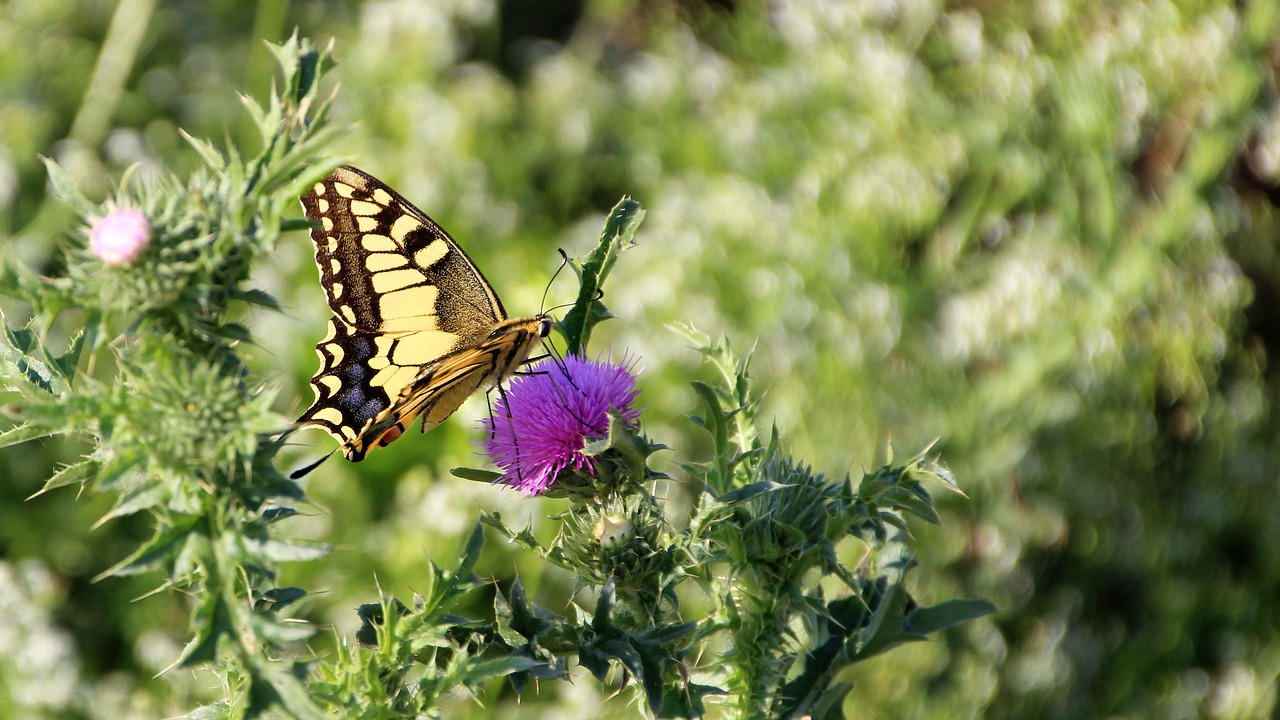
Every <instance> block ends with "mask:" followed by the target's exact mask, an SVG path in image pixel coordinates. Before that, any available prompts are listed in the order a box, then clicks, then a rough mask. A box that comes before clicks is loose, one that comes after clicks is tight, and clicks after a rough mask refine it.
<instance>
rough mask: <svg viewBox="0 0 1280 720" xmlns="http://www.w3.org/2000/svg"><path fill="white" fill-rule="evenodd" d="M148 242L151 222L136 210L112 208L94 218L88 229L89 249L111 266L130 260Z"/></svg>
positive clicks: (122, 264) (121, 264) (127, 262)
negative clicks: (91, 226) (103, 214)
mask: <svg viewBox="0 0 1280 720" xmlns="http://www.w3.org/2000/svg"><path fill="white" fill-rule="evenodd" d="M149 242H151V223H149V222H147V218H146V216H145V215H143V214H142V213H140V212H138V211H137V210H129V209H125V208H118V209H115V210H112V211H111V212H109V213H107V215H106V217H103V218H101V219H99V220H98V221H97V222H95V223H94V224H93V229H92V230H91V231H90V232H89V250H91V251H92V252H93V254H94V255H96V256H97V257H98V259H99V260H101V261H102V262H103V263H105V264H107V265H110V266H112V267H122V266H124V265H128V264H129V263H131V262H133V261H134V260H135V259H136V258H137V257H138V255H139V254H141V253H142V251H143V249H144V248H146V247H147V243H149Z"/></svg>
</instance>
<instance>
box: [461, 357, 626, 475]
mask: <svg viewBox="0 0 1280 720" xmlns="http://www.w3.org/2000/svg"><path fill="white" fill-rule="evenodd" d="M634 365H635V364H634V363H633V362H632V363H625V362H624V364H622V365H618V364H615V363H612V362H610V361H608V360H597V361H592V360H584V359H582V358H579V357H576V356H573V355H570V356H568V357H566V358H564V360H561V361H556V362H544V363H542V364H540V365H538V367H537V370H536V371H535V372H536V373H537V374H536V375H521V376H520V377H517V378H516V379H515V380H514V381H512V382H511V385H510V387H508V388H507V390H506V393H505V394H504V395H503V396H502V397H500V398H499V399H498V402H497V403H496V404H495V406H494V408H493V417H492V418H491V419H484V420H481V421H480V422H481V425H483V426H484V429H485V430H486V431H487V432H488V433H489V439H488V441H486V442H485V444H484V453H485V454H486V455H488V456H489V459H490V460H492V461H493V463H494V464H495V465H497V466H498V467H500V468H502V478H501V479H500V480H499V481H498V482H502V483H506V484H507V485H511V486H513V487H516V488H519V489H521V490H523V491H525V492H527V493H529V494H530V495H538V494H541V493H542V492H545V491H546V489H547V488H548V487H550V486H551V483H553V482H555V479H556V477H557V476H558V475H559V474H560V471H561V470H564V469H565V468H573V469H574V470H583V469H586V470H587V472H589V473H594V472H595V467H594V466H593V465H592V461H591V458H590V457H588V456H587V455H586V454H584V452H583V447H584V445H585V444H586V441H587V438H588V437H603V436H604V435H607V434H608V432H609V409H610V408H616V409H617V410H618V412H620V413H621V414H622V417H623V418H625V419H626V420H627V421H628V422H635V421H636V420H637V419H638V418H639V417H640V410H639V409H637V408H633V407H631V403H632V401H634V400H635V399H636V395H638V394H639V392H640V391H639V390H638V389H636V376H635V374H634V373H633V368H634Z"/></svg>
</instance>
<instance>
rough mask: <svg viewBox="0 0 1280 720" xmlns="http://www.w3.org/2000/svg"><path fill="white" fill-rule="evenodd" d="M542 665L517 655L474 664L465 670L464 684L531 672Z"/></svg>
mask: <svg viewBox="0 0 1280 720" xmlns="http://www.w3.org/2000/svg"><path fill="white" fill-rule="evenodd" d="M542 664H543V663H540V662H538V661H537V660H534V659H533V658H530V657H522V656H517V655H508V656H507V657H502V658H495V659H493V660H484V661H481V662H474V663H471V665H470V666H469V667H468V668H467V674H466V680H465V682H466V684H467V685H478V684H480V683H482V682H484V681H485V680H489V679H491V678H496V677H502V676H504V675H511V674H512V673H518V672H526V671H529V670H533V669H534V668H537V667H539V666H541V665H542Z"/></svg>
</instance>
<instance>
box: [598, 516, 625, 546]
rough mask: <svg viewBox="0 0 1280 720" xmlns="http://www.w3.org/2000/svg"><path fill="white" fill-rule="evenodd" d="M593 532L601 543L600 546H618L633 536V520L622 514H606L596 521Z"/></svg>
mask: <svg viewBox="0 0 1280 720" xmlns="http://www.w3.org/2000/svg"><path fill="white" fill-rule="evenodd" d="M591 534H592V536H594V537H595V539H596V540H597V541H598V542H599V543H600V547H603V548H611V547H617V546H618V545H620V544H622V543H624V542H626V541H627V540H629V539H630V538H631V522H630V521H629V520H627V519H626V518H624V517H622V516H621V515H605V516H604V517H602V518H600V522H597V523H596V526H595V529H594V530H592V532H591Z"/></svg>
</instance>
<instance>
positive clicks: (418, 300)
mask: <svg viewBox="0 0 1280 720" xmlns="http://www.w3.org/2000/svg"><path fill="white" fill-rule="evenodd" d="M302 205H303V208H304V210H305V211H306V215H307V217H308V218H309V219H311V220H312V221H314V222H316V223H317V224H318V227H315V228H313V229H312V231H311V239H312V241H313V244H314V246H315V258H316V265H317V267H318V268H319V270H320V285H321V287H322V288H323V289H324V293H325V298H326V300H327V301H328V304H329V308H330V309H331V310H332V311H333V317H332V318H330V320H329V330H328V333H327V334H326V336H325V338H324V339H323V340H321V341H320V343H318V344H317V345H316V353H317V354H318V355H319V356H320V369H319V370H318V371H317V372H316V374H315V376H314V377H312V379H311V386H312V389H313V390H314V391H315V395H316V399H315V402H314V403H312V405H311V407H310V408H308V409H307V411H306V412H305V413H303V414H302V416H301V417H300V418H299V419H298V425H299V426H305V425H314V426H317V427H320V428H322V429H324V430H325V431H327V432H328V433H329V434H331V435H333V436H334V438H336V439H337V440H338V442H339V443H340V444H341V447H342V451H343V454H344V455H345V456H346V457H347V458H348V459H350V460H360V459H362V458H363V457H364V454H365V452H367V450H368V447H369V446H370V438H368V437H367V436H368V434H369V433H368V432H367V428H368V427H369V426H370V425H371V424H373V423H374V421H375V419H377V418H380V417H385V415H384V413H386V412H387V411H388V410H389V409H390V408H391V407H392V405H393V404H395V403H397V402H399V401H400V398H401V397H402V395H403V391H404V389H405V388H406V387H408V386H409V385H410V384H412V383H414V381H415V379H416V378H417V377H418V375H419V374H420V373H421V372H422V370H423V368H424V367H426V366H428V365H430V364H432V363H436V362H438V361H440V360H441V359H442V358H445V357H448V356H450V355H451V354H453V353H456V352H459V351H461V350H463V349H466V348H471V347H474V346H475V345H476V344H477V343H478V342H480V341H481V340H482V339H483V338H485V337H486V336H488V335H489V334H490V333H491V332H492V330H493V328H494V327H495V326H497V325H498V324H499V323H502V322H503V321H505V320H506V312H505V310H503V307H502V302H501V301H500V300H499V299H498V296H497V294H495V293H494V291H493V288H492V287H491V286H490V285H489V283H488V281H486V280H485V279H484V276H483V275H482V274H481V273H480V271H479V270H478V269H477V268H476V266H475V264H474V263H472V262H471V259H470V258H468V257H467V255H466V253H464V252H463V251H462V248H460V247H458V244H457V243H456V242H454V240H453V239H452V238H450V237H449V235H448V233H446V232H445V231H444V230H443V229H442V228H441V227H440V226H439V225H437V224H436V223H435V222H434V221H432V220H431V218H429V217H427V215H426V214H425V213H423V212H422V211H421V210H419V209H418V208H416V207H414V206H413V205H412V204H411V203H409V202H408V201H407V200H405V199H404V198H403V197H401V196H400V195H399V194H398V193H397V192H395V191H394V190H392V189H391V188H389V187H387V186H386V185H385V184H383V183H382V182H381V181H379V180H378V179H377V178H374V177H373V176H371V175H368V174H366V173H364V172H362V171H360V170H357V169H355V168H350V167H342V168H338V169H337V170H335V171H333V173H331V174H330V175H329V176H328V177H326V178H325V179H323V180H321V181H320V182H318V183H316V184H315V185H314V186H313V187H312V188H311V189H310V190H309V191H307V193H306V194H304V195H303V196H302ZM522 360H523V358H522ZM461 402H462V401H461V400H459V401H458V404H461ZM455 409H456V406H455ZM398 415H399V417H398V419H397V422H400V421H403V423H404V425H406V426H407V424H408V423H409V422H412V419H413V418H412V417H411V416H409V417H406V416H405V414H404V413H398ZM440 419H441V420H442V419H443V418H440ZM374 439H375V440H376V439H378V438H374ZM387 442H389V440H387ZM382 444H385V442H384V443H382Z"/></svg>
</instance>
